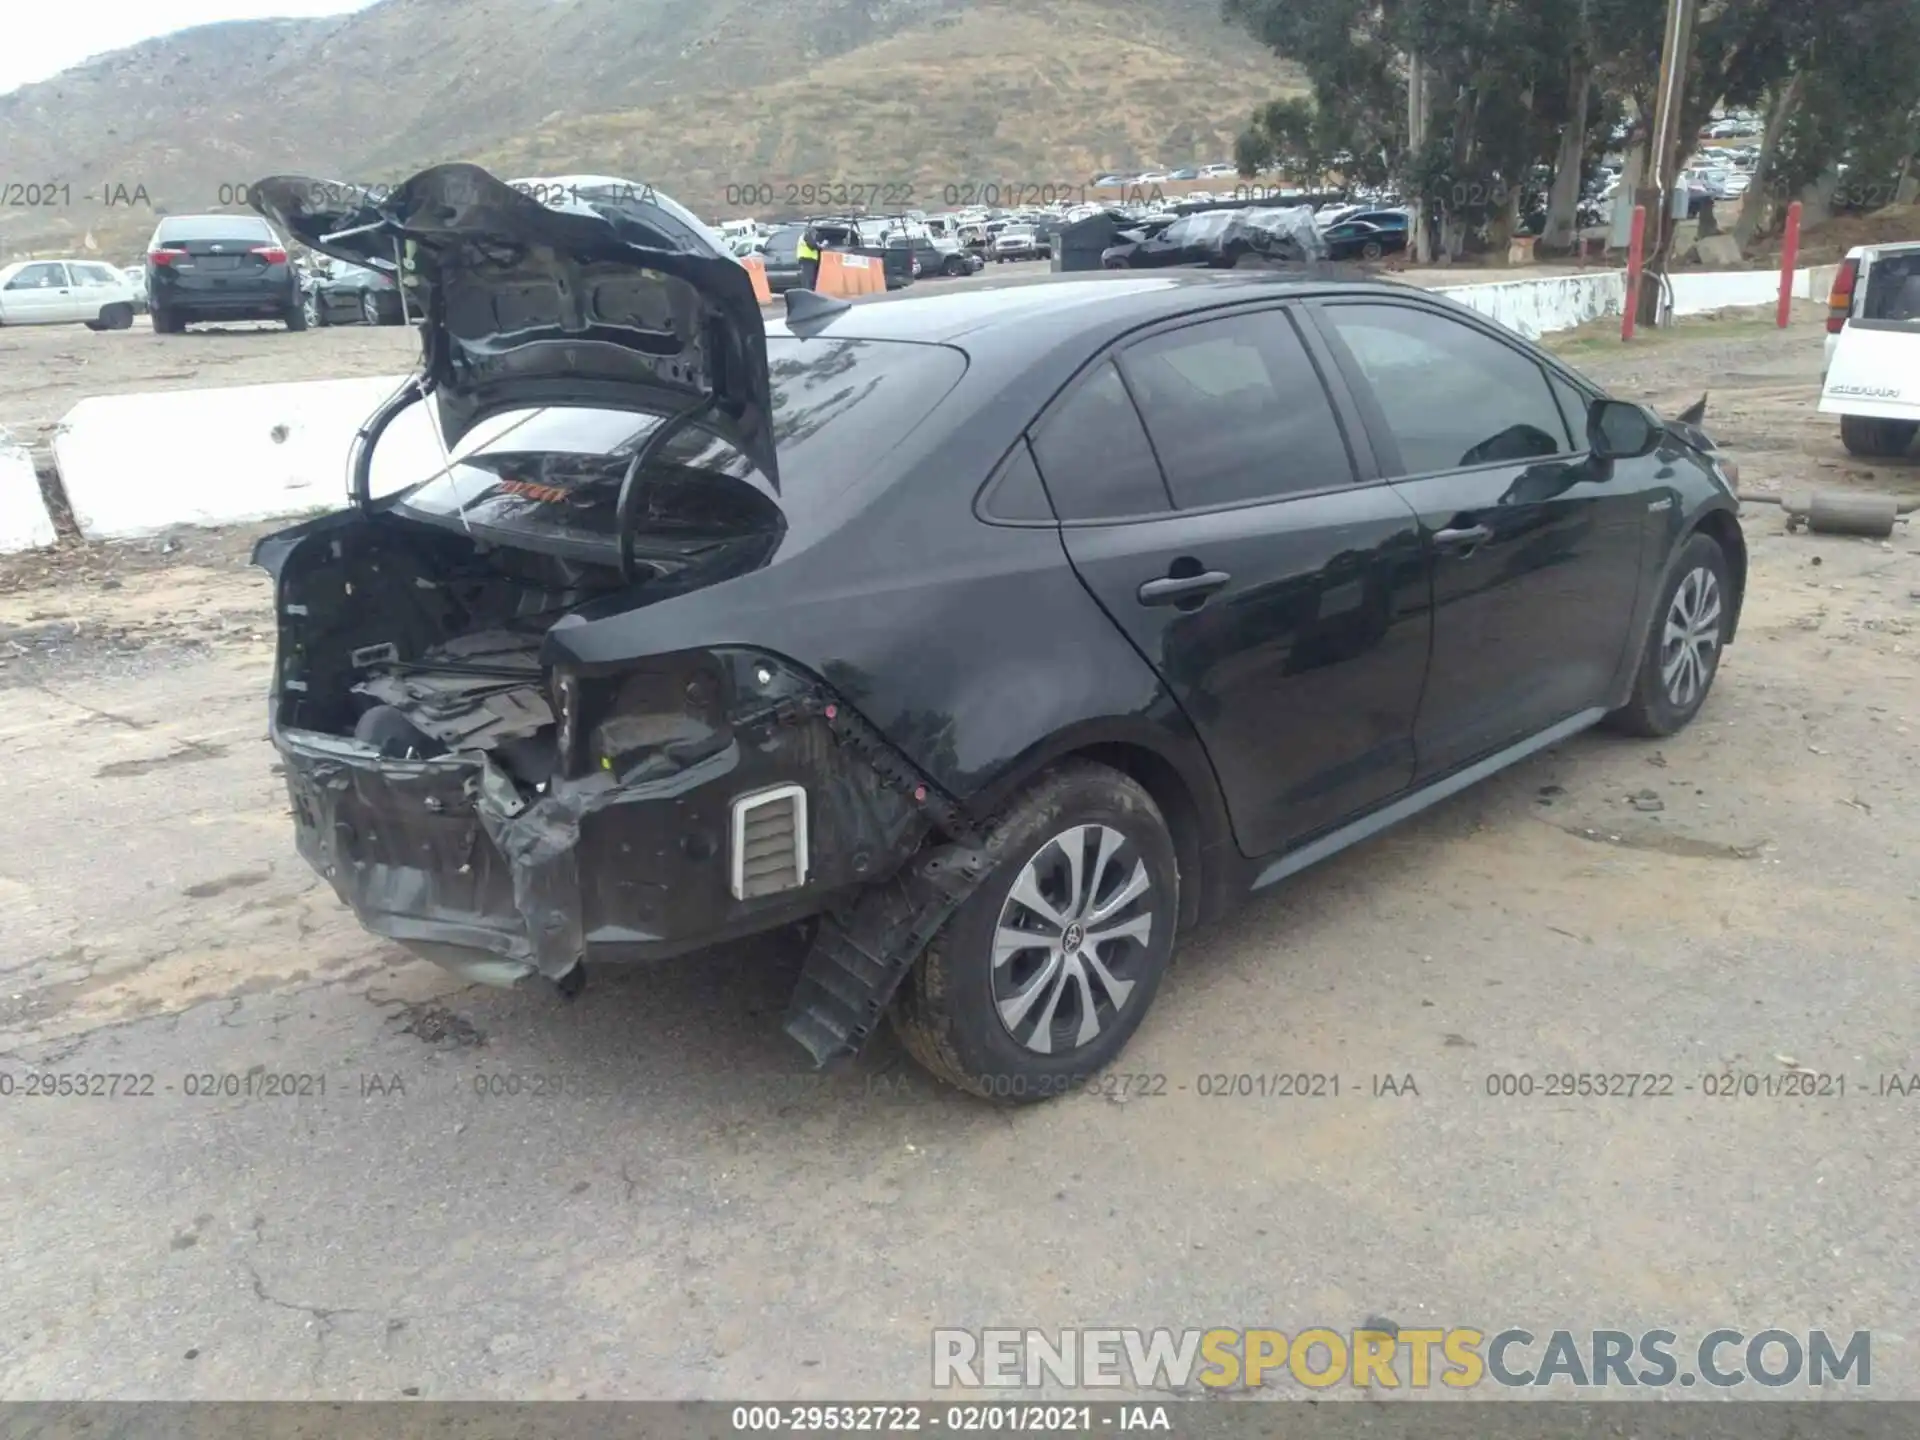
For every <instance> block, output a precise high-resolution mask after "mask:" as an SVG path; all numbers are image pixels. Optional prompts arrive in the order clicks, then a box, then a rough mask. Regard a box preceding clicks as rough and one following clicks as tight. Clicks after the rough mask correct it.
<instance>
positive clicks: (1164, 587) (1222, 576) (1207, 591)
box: [1140, 570, 1233, 605]
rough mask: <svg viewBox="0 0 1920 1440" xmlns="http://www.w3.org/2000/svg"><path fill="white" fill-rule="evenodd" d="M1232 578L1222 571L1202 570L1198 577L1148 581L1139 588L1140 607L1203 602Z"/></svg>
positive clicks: (1168, 577) (1181, 576)
mask: <svg viewBox="0 0 1920 1440" xmlns="http://www.w3.org/2000/svg"><path fill="white" fill-rule="evenodd" d="M1232 579H1233V577H1232V576H1231V575H1229V574H1227V572H1226V571H1224V570H1204V571H1202V572H1201V573H1200V574H1198V575H1169V576H1167V577H1166V578H1165V579H1162V580H1149V581H1147V583H1146V584H1144V585H1142V586H1141V587H1140V603H1141V604H1142V605H1177V604H1179V603H1181V602H1182V601H1185V600H1203V599H1205V598H1206V597H1207V596H1209V595H1211V594H1212V593H1213V592H1214V591H1216V590H1218V589H1220V587H1221V586H1223V585H1225V584H1226V583H1227V582H1228V581H1230V580H1232Z"/></svg>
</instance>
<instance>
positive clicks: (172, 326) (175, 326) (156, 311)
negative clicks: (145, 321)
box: [147, 305, 187, 335]
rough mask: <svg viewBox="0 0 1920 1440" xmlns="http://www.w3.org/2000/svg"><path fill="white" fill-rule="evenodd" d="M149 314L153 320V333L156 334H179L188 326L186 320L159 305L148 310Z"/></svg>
mask: <svg viewBox="0 0 1920 1440" xmlns="http://www.w3.org/2000/svg"><path fill="white" fill-rule="evenodd" d="M147 314H148V315H149V316H150V317H151V318H152V320H153V333H154V334H156V335H178V334H180V332H181V331H183V330H185V329H186V328H187V323H186V321H184V320H182V319H181V318H180V317H179V316H178V315H175V314H174V313H173V312H172V311H171V310H165V309H162V308H161V307H160V306H158V305H155V306H154V307H152V308H151V309H150V310H148V312H147Z"/></svg>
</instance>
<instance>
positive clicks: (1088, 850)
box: [992, 825, 1156, 1055]
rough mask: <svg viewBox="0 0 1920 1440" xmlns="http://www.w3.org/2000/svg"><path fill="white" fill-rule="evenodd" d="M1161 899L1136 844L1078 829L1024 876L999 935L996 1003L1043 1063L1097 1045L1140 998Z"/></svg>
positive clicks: (1012, 1031) (1097, 828)
mask: <svg viewBox="0 0 1920 1440" xmlns="http://www.w3.org/2000/svg"><path fill="white" fill-rule="evenodd" d="M1155 905H1156V896H1155V895H1154V889H1153V881H1152V879H1151V877H1150V876H1149V875H1148V873H1147V866H1146V861H1145V860H1144V859H1143V858H1142V856H1141V855H1140V853H1139V851H1138V849H1137V848H1136V847H1135V846H1134V844H1133V842H1132V841H1130V840H1128V839H1127V838H1126V836H1124V835H1122V834H1121V833H1120V832H1119V831H1118V830H1115V829H1113V828H1112V827H1111V826H1107V825H1076V826H1074V827H1073V828H1072V829H1070V830H1065V831H1062V832H1061V833H1060V834H1058V835H1055V836H1054V837H1053V838H1052V839H1051V840H1049V841H1047V842H1046V843H1045V844H1044V845H1042V846H1041V847H1040V848H1039V849H1038V850H1037V851H1035V852H1034V854H1033V856H1032V858H1030V859H1029V860H1028V861H1027V863H1026V864H1025V865H1024V866H1023V867H1022V868H1021V871H1020V876H1019V879H1017V880H1016V881H1015V882H1014V886H1013V889H1012V891H1011V892H1010V893H1009V895H1008V896H1007V901H1006V904H1005V905H1004V906H1002V907H1001V911H1000V921H999V924H998V926H997V927H996V928H995V930H994V936H993V978H992V984H993V1005H994V1011H995V1013H997V1014H998V1015H999V1017H1000V1023H1001V1025H1003V1026H1004V1027H1005V1028H1006V1031H1007V1033H1008V1034H1009V1035H1011V1036H1012V1037H1013V1038H1014V1040H1015V1041H1017V1042H1018V1043H1019V1044H1021V1045H1023V1046H1025V1047H1026V1048H1027V1049H1028V1050H1031V1051H1034V1052H1035V1053H1036V1054H1041V1055H1061V1054H1065V1053H1067V1052H1069V1051H1073V1050H1078V1049H1080V1048H1081V1047H1083V1046H1086V1045H1090V1044H1092V1043H1093V1042H1094V1041H1095V1040H1096V1039H1098V1038H1099V1036H1100V1034H1101V1032H1102V1031H1103V1030H1105V1029H1106V1028H1107V1027H1108V1026H1110V1025H1111V1024H1113V1022H1114V1021H1115V1020H1116V1019H1117V1018H1118V1016H1119V1014H1120V1012H1121V1011H1122V1010H1123V1009H1125V1008H1126V1005H1127V1001H1128V999H1129V998H1130V997H1131V996H1132V994H1133V991H1134V988H1135V983H1136V980H1137V978H1138V976H1139V974H1140V973H1141V968H1142V965H1143V962H1144V960H1145V957H1146V954H1147V943H1148V940H1149V938H1150V937H1151V936H1152V933H1153V923H1154V909H1155Z"/></svg>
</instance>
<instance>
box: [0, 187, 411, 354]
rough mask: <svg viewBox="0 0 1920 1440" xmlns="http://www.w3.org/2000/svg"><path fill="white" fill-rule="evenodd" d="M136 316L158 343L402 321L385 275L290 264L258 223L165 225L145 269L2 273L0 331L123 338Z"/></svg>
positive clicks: (76, 261) (78, 264) (18, 268)
mask: <svg viewBox="0 0 1920 1440" xmlns="http://www.w3.org/2000/svg"><path fill="white" fill-rule="evenodd" d="M136 315H148V316H150V317H151V318H152V322H153V328H154V330H155V331H156V332H157V333H159V334H162V335H177V334H179V333H180V332H181V331H183V330H185V329H186V328H187V326H189V325H191V324H195V323H197V322H206V321H219V322H226V321H234V320H277V321H280V322H281V323H282V324H284V325H285V326H286V327H287V329H289V330H306V329H308V328H309V327H311V326H319V325H341V324H366V325H400V324H404V323H405V321H406V318H407V317H406V313H405V307H404V303H403V301H402V298H401V295H400V290H399V287H398V286H397V285H396V284H395V283H394V281H393V279H392V277H391V276H388V275H384V274H382V273H380V272H379V271H377V270H370V269H366V268H365V267H362V266H358V265H349V264H346V263H345V262H344V261H339V260H328V259H324V258H321V259H317V260H315V261H311V262H307V261H301V260H296V259H295V258H294V257H293V256H292V255H291V254H290V253H289V252H288V249H287V246H286V244H285V243H284V242H283V241H282V240H281V238H280V237H279V236H278V235H276V234H275V233H274V230H273V227H272V226H271V225H270V224H268V223H267V221H265V220H264V219H262V218H261V217H259V216H257V215H175V216H168V217H167V218H166V219H163V220H162V221H161V222H160V223H159V225H158V226H157V227H156V228H155V230H154V232H153V238H152V239H151V240H149V241H148V243H147V254H146V258H145V260H144V261H143V262H142V263H141V264H139V265H130V266H126V267H125V268H118V267H115V266H113V265H110V264H107V263H106V262H105V261H101V260H92V259H82V258H72V257H61V258H58V259H36V260H20V261H16V262H14V263H13V264H11V265H8V266H6V267H5V268H4V269H0V325H59V324H83V325H85V326H86V327H87V328H88V329H90V330H126V329H129V328H130V327H131V326H132V325H133V321H134V317H135V316H136Z"/></svg>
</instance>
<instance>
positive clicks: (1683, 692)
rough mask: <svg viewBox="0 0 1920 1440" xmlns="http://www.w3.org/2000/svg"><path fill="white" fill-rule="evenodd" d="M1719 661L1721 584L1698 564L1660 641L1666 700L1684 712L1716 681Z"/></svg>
mask: <svg viewBox="0 0 1920 1440" xmlns="http://www.w3.org/2000/svg"><path fill="white" fill-rule="evenodd" d="M1719 659H1720V582H1719V580H1718V579H1716V578H1715V576H1714V573H1713V571H1712V570H1710V569H1708V568H1707V567H1706V566H1705V565H1697V566H1695V567H1694V568H1693V569H1692V570H1689V571H1688V572H1687V573H1686V576H1685V577H1684V578H1683V579H1682V580H1681V581H1680V584H1679V586H1678V587H1677V588H1676V589H1675V590H1674V592H1673V600H1672V603H1671V604H1669V605H1668V607H1667V620H1666V628H1665V629H1664V631H1663V632H1662V635H1661V640H1660V681H1661V684H1663V685H1664V686H1665V687H1666V691H1667V699H1668V701H1669V702H1670V703H1671V704H1672V705H1673V706H1674V707H1675V708H1676V709H1681V710H1685V709H1687V708H1688V707H1689V706H1691V705H1693V704H1695V703H1696V702H1697V701H1698V700H1699V699H1700V697H1701V695H1702V694H1703V693H1704V692H1705V691H1706V688H1707V686H1708V684H1709V683H1710V682H1711V681H1712V679H1713V669H1714V666H1715V665H1716V664H1717V663H1719Z"/></svg>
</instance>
